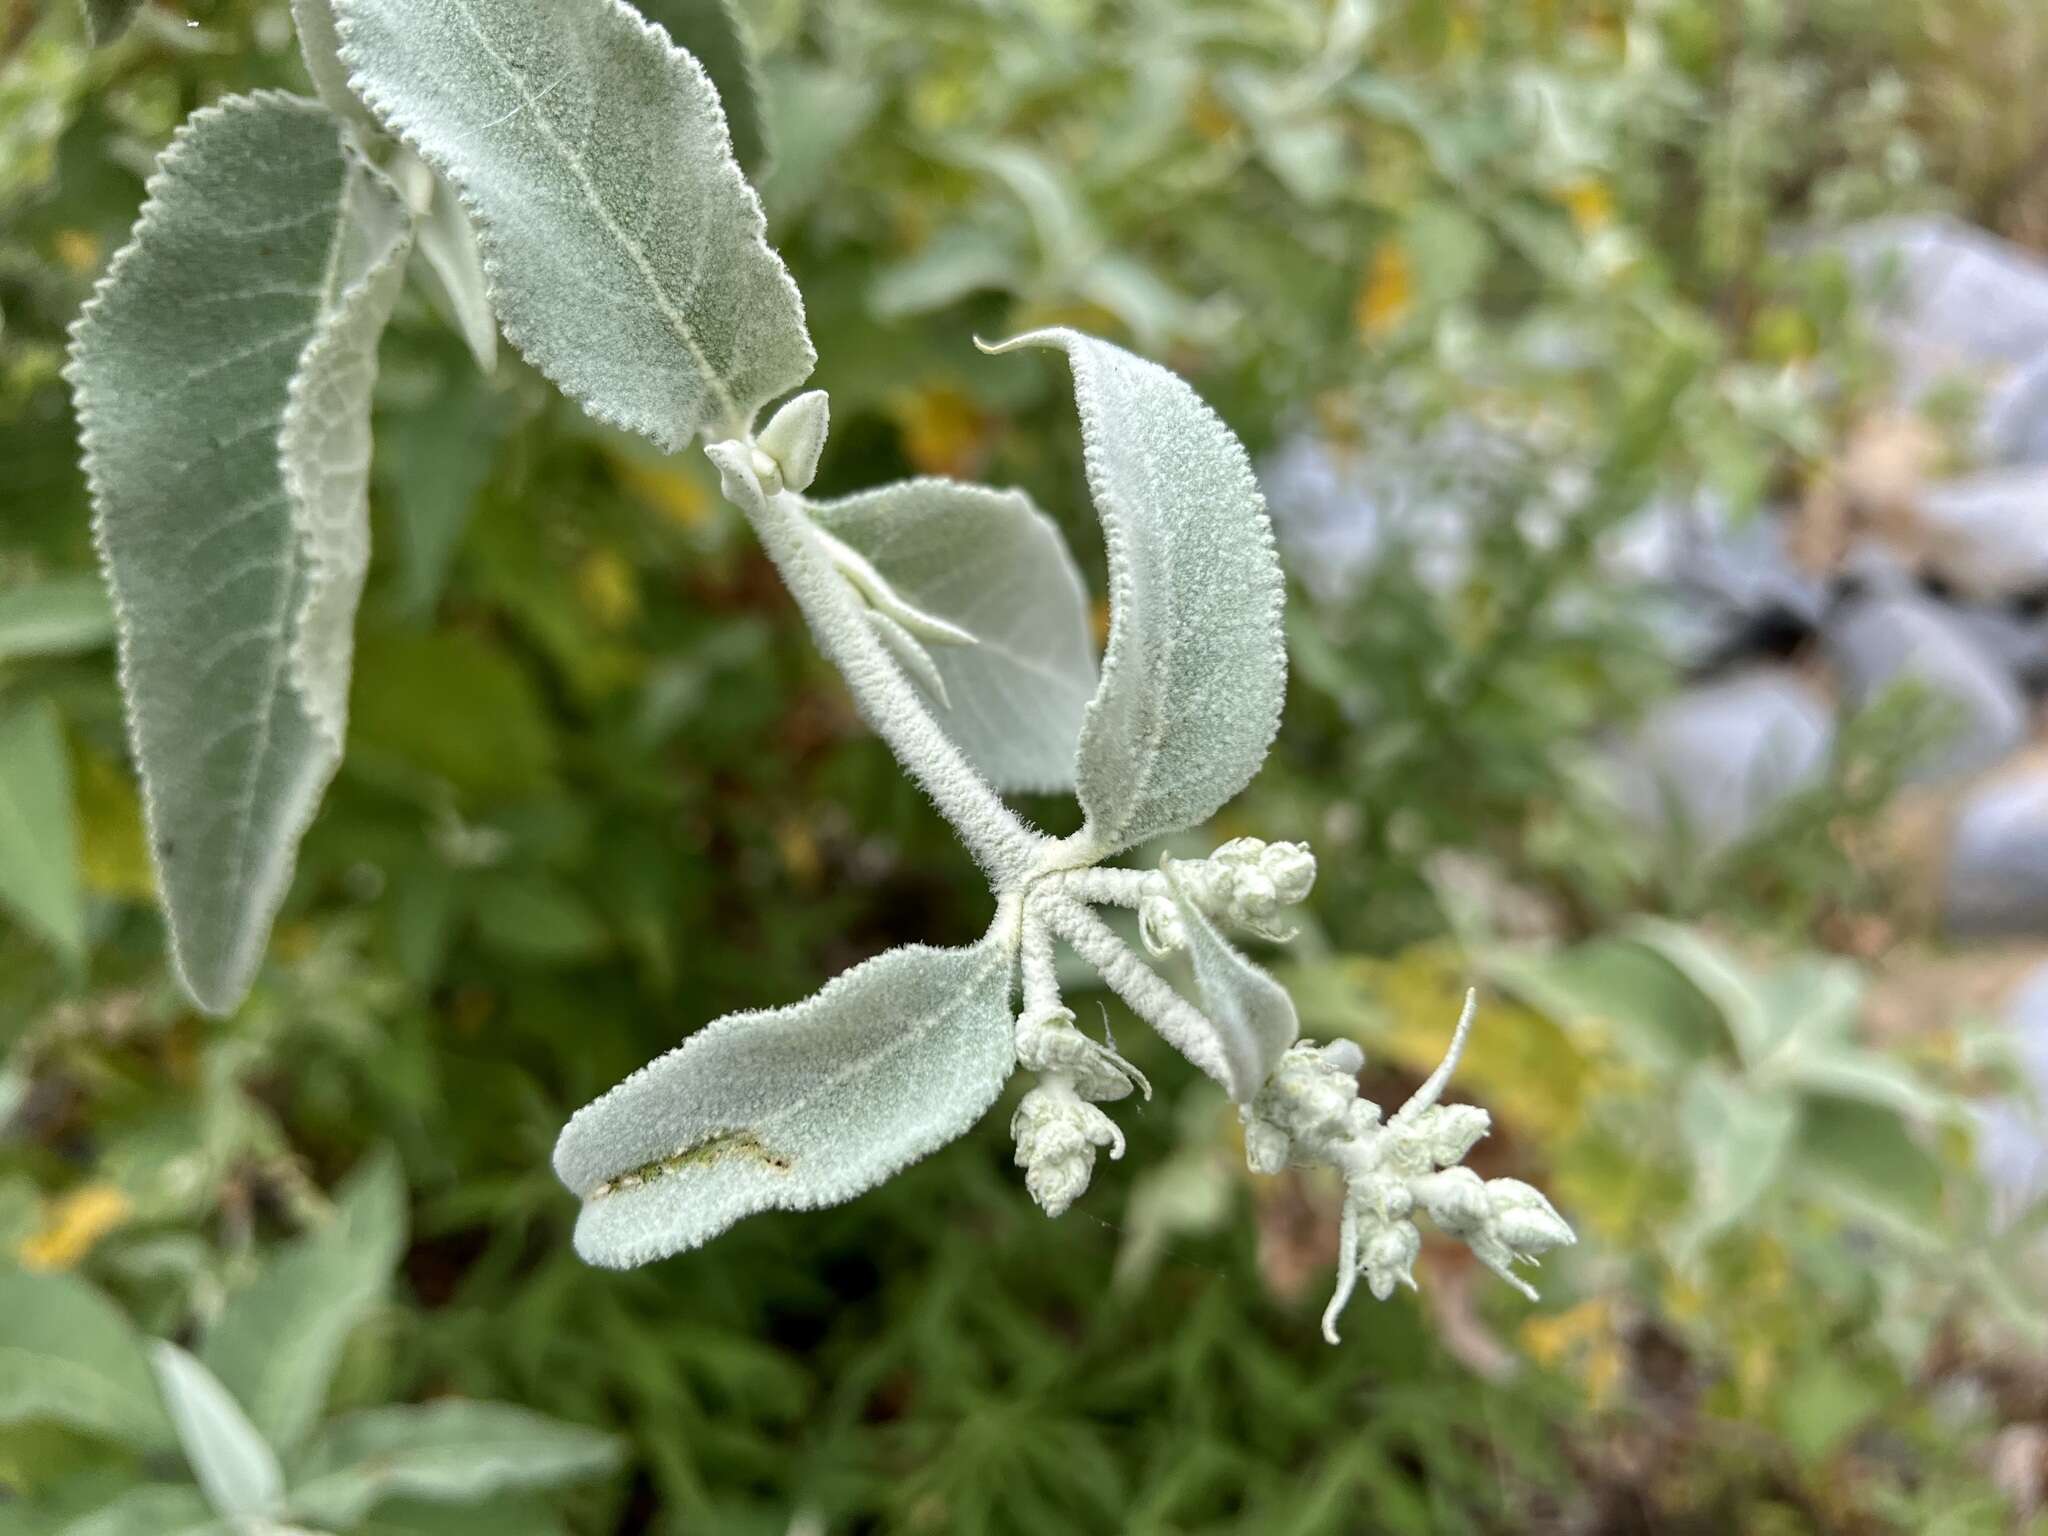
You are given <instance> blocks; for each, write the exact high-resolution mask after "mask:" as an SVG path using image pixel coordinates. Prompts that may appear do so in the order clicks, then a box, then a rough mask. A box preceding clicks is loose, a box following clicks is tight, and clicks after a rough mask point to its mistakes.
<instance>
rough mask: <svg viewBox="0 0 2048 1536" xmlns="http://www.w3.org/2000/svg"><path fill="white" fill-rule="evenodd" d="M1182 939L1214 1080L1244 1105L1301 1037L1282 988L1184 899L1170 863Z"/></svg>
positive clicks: (1168, 875) (1185, 895)
mask: <svg viewBox="0 0 2048 1536" xmlns="http://www.w3.org/2000/svg"><path fill="white" fill-rule="evenodd" d="M1165 868H1166V881H1167V884H1168V885H1169V886H1171V887H1172V889H1173V897H1174V904H1175V906H1176V907H1177V908H1178V910H1179V913H1180V920H1181V928H1182V932H1183V933H1184V934H1185V936H1186V942H1187V949H1188V959H1189V960H1190V961H1191V962H1192V963H1193V965H1194V969H1195V988H1196V990H1197V991H1198V992H1199V993H1200V995H1201V999H1202V1012H1203V1013H1204V1014H1205V1015H1206V1016H1207V1017H1208V1020H1209V1022H1210V1024H1211V1025H1212V1026H1214V1028H1215V1031H1216V1040H1217V1045H1218V1047H1219V1050H1218V1055H1219V1057H1220V1058H1221V1061H1222V1063H1223V1072H1222V1074H1221V1075H1220V1076H1219V1077H1217V1081H1218V1082H1220V1083H1221V1084H1222V1085H1223V1088H1224V1091H1225V1092H1226V1093H1228V1094H1229V1095H1230V1097H1231V1098H1232V1100H1234V1101H1235V1102H1236V1103H1239V1104H1249V1103H1250V1102H1251V1101H1252V1099H1253V1097H1254V1096H1255V1095H1256V1094H1257V1093H1258V1091H1259V1088H1260V1087H1261V1085H1263V1084H1264V1083H1265V1081H1266V1079H1267V1077H1268V1076H1269V1075H1271V1073H1272V1071H1273V1069H1274V1068H1275V1067H1277V1066H1278V1065H1279V1064H1280V1058H1281V1057H1282V1056H1284V1055H1285V1054H1286V1053H1287V1047H1289V1046H1290V1045H1292V1044H1294V1041H1295V1038H1296V1037H1297V1036H1298V1035H1299V1034H1300V1033H1301V1026H1300V1024H1299V1022H1298V1021H1297V1020H1296V1018H1295V1013H1294V999H1292V998H1291V997H1289V996H1288V995H1287V989H1286V988H1285V987H1283V986H1281V985H1280V983H1279V982H1277V981H1275V980H1274V979H1273V978H1272V977H1271V976H1268V975H1267V974H1266V973H1265V972H1264V971H1262V970H1260V969H1259V967H1257V966H1256V965H1253V964H1252V963H1251V961H1249V960H1247V959H1246V958H1245V957H1244V956H1243V955H1241V954H1239V953H1238V952H1237V950H1236V949H1235V948H1234V947H1233V946H1232V945H1231V943H1230V941H1229V940H1227V939H1225V938H1224V937H1223V935H1222V934H1220V933H1218V932H1217V931H1216V925H1215V924H1214V923H1212V922H1210V921H1209V915H1208V914H1207V913H1206V912H1204V911H1203V910H1202V908H1201V907H1200V906H1199V905H1198V904H1197V903H1196V902H1194V901H1192V900H1191V899H1189V893H1188V890H1187V887H1186V884H1185V883H1184V882H1183V880H1182V879H1181V878H1180V877H1179V876H1178V875H1177V874H1176V872H1175V869H1174V866H1173V864H1172V862H1171V861H1170V860H1169V861H1168V862H1167V864H1166V866H1165Z"/></svg>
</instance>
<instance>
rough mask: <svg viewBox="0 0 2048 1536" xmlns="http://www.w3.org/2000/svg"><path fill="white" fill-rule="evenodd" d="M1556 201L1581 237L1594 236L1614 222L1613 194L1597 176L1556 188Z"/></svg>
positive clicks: (1580, 179)
mask: <svg viewBox="0 0 2048 1536" xmlns="http://www.w3.org/2000/svg"><path fill="white" fill-rule="evenodd" d="M1557 200H1558V201H1559V202H1560V203H1562V204H1563V205H1564V211H1565V212H1566V213H1568V214H1570V215H1571V218H1572V223H1573V224H1574V225H1575V226H1577V228H1578V231H1579V233H1580V234H1582V235H1591V234H1596V233H1598V232H1599V231H1600V230H1603V229H1605V228H1606V227H1607V226H1608V225H1609V224H1612V223H1613V222H1614V193H1613V192H1612V191H1611V190H1609V188H1608V185H1607V183H1606V182H1604V181H1602V180H1600V178H1599V177H1597V176H1582V177H1580V178H1579V179H1578V180H1577V181H1573V182H1567V183H1566V184H1565V185H1564V186H1562V187H1560V188H1558V191H1557Z"/></svg>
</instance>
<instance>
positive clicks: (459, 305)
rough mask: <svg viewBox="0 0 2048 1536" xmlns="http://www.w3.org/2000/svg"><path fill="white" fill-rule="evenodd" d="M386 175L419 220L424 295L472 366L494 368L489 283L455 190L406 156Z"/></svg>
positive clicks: (472, 229) (414, 158)
mask: <svg viewBox="0 0 2048 1536" xmlns="http://www.w3.org/2000/svg"><path fill="white" fill-rule="evenodd" d="M391 174H392V177H393V179H394V180H396V181H397V182H398V184H399V185H400V186H401V187H403V188H404V189H405V195H406V200H407V201H408V202H410V203H411V204H412V206H413V210H414V212H415V213H417V214H418V215H419V222H418V226H417V239H418V241H419V255H420V272H421V274H422V276H423V277H424V279H425V281H426V285H427V292H428V296H429V297H430V298H431V299H432V300H433V301H434V303H435V305H436V306H437V307H438V308H439V309H440V310H441V312H442V313H443V314H444V315H445V316H446V317H447V318H448V320H449V322H450V323H451V324H452V325H453V326H454V327H455V329H456V331H457V332H458V333H460V335H461V337H462V340H463V342H464V344H465V345H467V346H468V348H469V353H470V356H472V357H474V358H475V359H476V365H477V367H479V368H481V369H483V371H484V372H485V373H492V372H495V371H496V370H497V366H498V317H497V316H496V315H494V314H493V313H491V295H490V280H489V279H488V278H487V277H486V276H485V275H484V253H483V247H482V246H481V245H480V244H479V243H478V241H477V235H476V226H475V225H474V224H472V223H470V221H469V215H468V214H467V213H465V212H463V210H462V199H461V197H460V196H459V195H457V193H456V191H455V189H454V188H453V187H452V186H450V185H449V184H448V183H447V182H446V181H445V180H444V179H442V178H441V177H440V176H438V175H436V174H435V172H434V168H433V167H432V166H431V165H428V164H427V163H426V161H424V160H422V159H420V158H419V157H418V156H417V155H414V154H412V153H411V152H410V151H401V152H400V156H399V158H398V159H397V160H395V161H393V163H392V166H391Z"/></svg>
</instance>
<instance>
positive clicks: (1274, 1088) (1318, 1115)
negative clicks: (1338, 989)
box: [1252, 1040, 1358, 1155]
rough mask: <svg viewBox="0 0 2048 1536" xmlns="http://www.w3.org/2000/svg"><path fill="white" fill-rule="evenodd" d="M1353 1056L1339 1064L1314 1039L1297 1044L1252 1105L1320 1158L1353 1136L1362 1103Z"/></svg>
mask: <svg viewBox="0 0 2048 1536" xmlns="http://www.w3.org/2000/svg"><path fill="white" fill-rule="evenodd" d="M1355 1051H1356V1047H1354V1048H1353V1051H1350V1052H1347V1051H1341V1050H1340V1051H1338V1052H1337V1053H1336V1059H1335V1060H1334V1061H1333V1060H1332V1059H1330V1057H1328V1056H1326V1055H1325V1054H1324V1052H1323V1050H1322V1049H1321V1048H1319V1047H1318V1046H1317V1045H1316V1043H1315V1042H1314V1041H1313V1040H1297V1041H1296V1042H1295V1043H1294V1044H1293V1045H1291V1046H1289V1047H1288V1048H1287V1053H1286V1054H1285V1055H1284V1056H1282V1057H1281V1058H1280V1065H1279V1066H1278V1067H1276V1068H1274V1069H1273V1075H1272V1076H1271V1077H1269V1078H1268V1079H1267V1080H1266V1086H1265V1087H1264V1088H1262V1089H1260V1090H1259V1095H1258V1097H1257V1098H1256V1099H1254V1100H1253V1101H1252V1113H1253V1114H1254V1115H1255V1116H1256V1117H1257V1118H1259V1119H1261V1120H1264V1121H1267V1122H1269V1123H1270V1124H1272V1125H1274V1126H1277V1127H1278V1128H1279V1129H1280V1130H1282V1131H1284V1132H1286V1133H1287V1135H1288V1136H1289V1137H1291V1138H1292V1139H1293V1140H1294V1141H1296V1142H1298V1143H1301V1144H1303V1146H1304V1148H1306V1149H1307V1150H1308V1151H1309V1152H1310V1154H1311V1155H1320V1154H1322V1153H1325V1152H1326V1151H1327V1149H1328V1148H1329V1147H1330V1146H1332V1145H1333V1144H1335V1143H1336V1142H1339V1141H1342V1140H1345V1139H1346V1138H1347V1136H1348V1133H1349V1126H1350V1124H1351V1119H1352V1111H1353V1107H1354V1106H1355V1105H1356V1104H1357V1103H1358V1078H1357V1076H1356V1072H1357V1068H1356V1067H1355V1066H1352V1065H1351V1062H1352V1061H1353V1060H1354V1059H1355V1057H1354V1052H1355Z"/></svg>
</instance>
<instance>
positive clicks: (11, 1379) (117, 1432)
mask: <svg viewBox="0 0 2048 1536" xmlns="http://www.w3.org/2000/svg"><path fill="white" fill-rule="evenodd" d="M25 1421H26V1422H46V1423H53V1424H64V1425H68V1426H70V1427H71V1428H73V1429H80V1430H84V1431H85V1432H87V1433H88V1434H94V1435H105V1436H108V1437H109V1438H111V1439H115V1440H118V1441H120V1442H121V1443H122V1444H124V1445H131V1446H134V1447H135V1448H136V1449H138V1450H158V1449H161V1448H163V1447H165V1446H168V1445H169V1444H170V1443H171V1429H170V1424H169V1421H167V1420H166V1419H165V1418H164V1411H163V1405H162V1403H161V1402H160V1401H159V1400H158V1398H157V1394H156V1386H155V1384H154V1382H153V1381H152V1379H151V1377H150V1371H149V1357H148V1356H147V1355H146V1354H145V1353H144V1352H143V1347H142V1341H141V1340H140V1339H138V1338H137V1337H136V1335H135V1330H134V1327H133V1326H132V1325H131V1324H130V1323H129V1321H128V1319H127V1317H126V1316H125V1315H124V1314H123V1313H122V1312H121V1310H120V1309H119V1308H118V1307H116V1306H114V1304H113V1303H112V1302H110V1301H108V1300H107V1299H106V1297H104V1296H102V1295H101V1294H100V1293H99V1292H98V1291H96V1290H94V1289H93V1288H92V1287H91V1286H89V1285H87V1284H86V1283H85V1282H84V1281H83V1280H80V1279H78V1278H76V1277H75V1276H72V1275H63V1274H32V1273H30V1272H29V1271H27V1270H20V1269H6V1270H0V1424H17V1423H22V1422H25Z"/></svg>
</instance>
